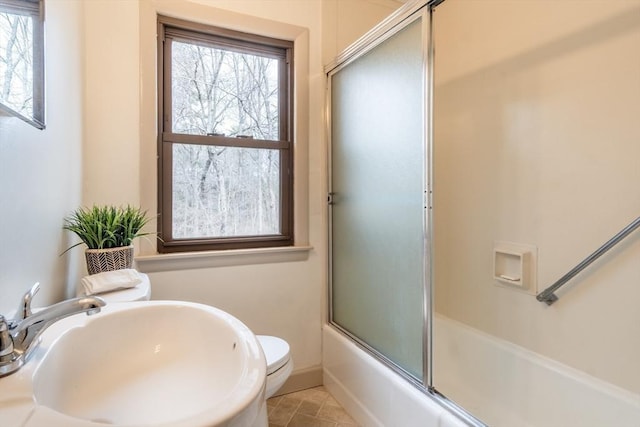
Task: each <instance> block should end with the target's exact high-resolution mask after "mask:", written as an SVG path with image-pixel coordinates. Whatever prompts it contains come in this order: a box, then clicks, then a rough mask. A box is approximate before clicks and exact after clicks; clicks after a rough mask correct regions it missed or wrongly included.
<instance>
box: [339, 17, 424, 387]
mask: <svg viewBox="0 0 640 427" xmlns="http://www.w3.org/2000/svg"><path fill="white" fill-rule="evenodd" d="M425 21H427V19H425V18H424V16H423V13H422V12H417V13H415V14H414V15H413V16H410V17H408V18H407V19H406V20H405V21H404V22H403V23H402V24H401V25H399V26H397V27H396V28H394V29H392V30H389V31H388V32H387V35H385V36H383V37H382V39H383V40H382V41H379V42H377V44H376V43H373V44H374V45H375V46H374V47H368V48H366V49H363V50H364V52H361V53H360V54H357V55H354V57H353V58H349V59H348V60H346V61H344V63H342V64H341V65H338V66H336V68H334V69H333V70H331V71H330V72H329V81H330V98H331V103H330V106H331V115H330V124H331V135H332V137H331V155H330V161H331V182H330V187H331V188H330V191H331V193H330V205H331V214H330V220H331V307H332V310H331V321H332V323H333V324H334V325H336V326H337V327H338V328H340V329H342V330H343V331H344V332H346V333H347V334H349V335H350V336H351V337H352V338H354V339H355V340H357V341H358V342H359V343H360V344H362V345H364V346H365V347H367V348H368V349H369V350H371V351H372V352H373V353H374V354H375V355H377V356H378V357H380V358H381V359H383V360H385V361H386V362H388V363H389V362H390V364H391V366H392V367H394V368H396V369H397V370H399V371H400V372H402V373H404V374H408V376H409V377H412V378H414V379H415V380H417V381H418V382H419V383H421V384H424V378H425V374H426V369H425V365H426V356H425V354H426V351H425V348H426V333H425V330H426V325H427V322H426V321H425V320H426V305H427V304H426V291H425V289H426V286H425V283H426V273H425V272H426V271H427V269H426V267H425V259H426V257H425V248H426V244H425V242H426V239H425V235H426V232H425V229H426V226H425V224H426V212H425V210H426V208H425V204H426V198H427V197H426V195H427V193H426V181H427V179H426V176H427V174H426V172H425V171H426V164H427V160H426V151H425V146H426V144H425V134H426V132H425V120H426V117H427V115H426V114H425V108H426V107H425V99H426V96H425V94H426V90H427V78H426V71H425V70H426V66H425V61H426V51H427V49H426V44H425V40H426V36H425V34H427V31H426V29H425V26H426V25H427V22H425ZM389 34H391V35H389ZM398 368H399V369H398Z"/></svg>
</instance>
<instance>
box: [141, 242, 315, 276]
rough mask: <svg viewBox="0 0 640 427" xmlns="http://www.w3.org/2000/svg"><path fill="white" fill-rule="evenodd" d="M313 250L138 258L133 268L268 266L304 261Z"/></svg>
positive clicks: (151, 270)
mask: <svg viewBox="0 0 640 427" xmlns="http://www.w3.org/2000/svg"><path fill="white" fill-rule="evenodd" d="M312 249H313V247H312V246H285V247H274V248H257V249H236V250H223V251H206V252H182V253H171V254H155V255H139V256H137V257H135V261H136V265H137V268H138V270H139V271H141V272H142V273H155V272H159V271H175V270H192V269H196V268H211V267H229V266H235V265H251V264H270V263H277V262H295V261H306V260H307V259H308V258H309V252H310V251H311V250H312Z"/></svg>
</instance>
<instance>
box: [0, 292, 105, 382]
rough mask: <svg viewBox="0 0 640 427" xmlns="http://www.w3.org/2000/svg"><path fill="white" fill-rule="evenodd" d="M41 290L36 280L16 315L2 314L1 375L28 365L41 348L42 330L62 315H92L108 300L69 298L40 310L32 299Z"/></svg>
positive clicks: (61, 317)
mask: <svg viewBox="0 0 640 427" xmlns="http://www.w3.org/2000/svg"><path fill="white" fill-rule="evenodd" d="M39 290H40V284H39V283H36V284H35V285H33V287H32V288H31V289H30V290H29V291H27V293H25V294H24V296H23V297H22V300H21V302H20V307H19V308H18V312H17V313H16V317H15V318H14V319H11V320H8V321H7V320H5V318H4V316H2V315H0V377H2V376H5V375H9V374H11V373H13V372H15V371H17V370H18V369H20V367H22V365H24V364H25V363H26V362H27V360H29V357H30V356H31V354H32V353H33V350H34V349H35V348H37V346H38V343H39V338H40V334H42V332H44V330H45V329H47V328H48V327H49V326H51V325H53V324H54V323H55V322H57V321H58V320H60V319H64V318H65V317H69V316H72V315H74V314H78V313H83V312H84V313H87V315H92V314H96V313H99V312H100V308H101V307H104V306H105V305H106V302H105V301H104V300H103V299H102V298H99V297H95V296H86V297H80V298H73V299H69V300H65V301H62V302H59V303H57V304H54V305H52V306H49V307H47V308H45V309H43V310H41V311H38V312H36V313H32V312H31V301H32V300H33V297H34V296H35V294H36V293H37V292H38V291H39Z"/></svg>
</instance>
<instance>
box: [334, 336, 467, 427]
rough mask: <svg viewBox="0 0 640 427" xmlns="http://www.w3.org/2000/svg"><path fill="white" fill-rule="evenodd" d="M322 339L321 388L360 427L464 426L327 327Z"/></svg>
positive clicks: (428, 398)
mask: <svg viewBox="0 0 640 427" xmlns="http://www.w3.org/2000/svg"><path fill="white" fill-rule="evenodd" d="M322 335H323V343H322V353H323V382H324V386H325V387H326V388H327V390H329V392H330V393H331V394H332V395H333V396H334V397H335V398H336V400H338V402H340V404H341V405H342V406H343V407H344V408H345V410H346V411H347V412H348V413H349V414H351V416H353V418H354V419H356V421H358V422H359V423H360V424H362V425H363V426H365V427H374V426H375V427H463V426H465V425H466V424H465V423H463V422H462V421H461V420H459V419H458V418H456V417H455V416H454V415H452V414H451V413H449V412H448V411H447V410H445V409H444V408H443V407H442V406H440V405H439V404H438V403H436V402H435V401H434V400H433V399H432V398H430V397H429V396H428V395H426V394H424V393H422V392H421V391H419V390H418V389H416V388H415V387H413V386H412V385H411V384H409V383H408V382H407V381H406V380H404V379H403V378H401V377H400V376H399V375H397V374H396V373H394V372H393V371H391V370H390V369H388V368H387V367H386V366H384V365H383V364H382V363H380V362H379V361H378V360H376V359H374V358H373V357H372V356H370V355H369V354H368V353H366V352H365V351H364V350H362V349H361V348H360V347H359V346H357V345H356V344H354V343H353V342H352V341H351V340H349V339H348V338H346V337H345V336H344V335H342V334H341V333H340V332H338V331H337V330H336V329H334V328H333V327H332V326H331V325H325V327H324V329H323V334H322Z"/></svg>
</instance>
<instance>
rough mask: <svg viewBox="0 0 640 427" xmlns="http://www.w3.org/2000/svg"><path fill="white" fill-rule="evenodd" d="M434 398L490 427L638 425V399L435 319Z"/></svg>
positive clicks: (552, 362)
mask: <svg viewBox="0 0 640 427" xmlns="http://www.w3.org/2000/svg"><path fill="white" fill-rule="evenodd" d="M434 327H435V331H436V332H435V335H434V352H435V357H434V369H433V372H434V379H433V382H434V384H435V386H436V388H437V389H438V391H440V392H441V393H443V394H444V395H445V396H447V397H449V398H451V399H452V400H454V401H456V402H457V403H458V404H459V405H461V406H463V407H464V408H465V409H467V410H468V411H470V412H471V413H473V414H474V415H476V416H477V417H479V418H480V419H482V420H483V421H484V422H485V423H486V424H488V425H490V426H492V427H494V426H495V427H501V426H504V427H517V426H523V427H527V426H532V427H533V426H535V427H591V426H593V427H602V426H612V427H613V426H615V427H625V426H634V427H638V426H640V396H638V395H636V394H633V393H631V392H629V391H626V390H624V389H622V388H619V387H616V386H614V385H612V384H610V383H607V382H605V381H602V380H599V379H597V378H595V377H593V376H591V375H588V374H586V373H584V372H582V371H578V370H576V369H574V368H572V367H570V366H567V365H563V364H561V363H558V362H556V361H555V360H552V359H549V358H547V357H544V356H541V355H540V354H537V353H534V352H532V351H529V350H527V349H524V348H522V347H519V346H517V345H514V344H512V343H510V342H508V341H504V340H501V339H498V338H496V337H494V336H492V335H489V334H486V333H484V332H481V331H479V330H477V329H473V328H471V327H469V326H466V325H464V324H462V323H459V322H457V321H454V320H452V319H450V318H447V317H444V316H440V315H436V316H435V319H434Z"/></svg>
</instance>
